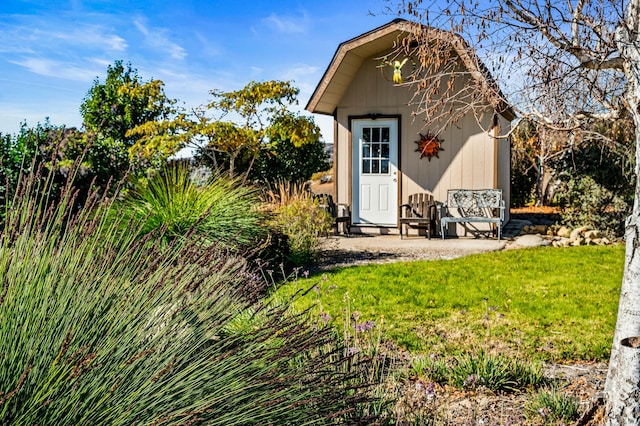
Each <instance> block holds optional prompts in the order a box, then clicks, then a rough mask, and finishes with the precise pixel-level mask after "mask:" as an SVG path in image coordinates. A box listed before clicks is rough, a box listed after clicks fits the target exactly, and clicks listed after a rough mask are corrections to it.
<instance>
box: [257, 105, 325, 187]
mask: <svg viewBox="0 0 640 426" xmlns="http://www.w3.org/2000/svg"><path fill="white" fill-rule="evenodd" d="M266 134H267V138H268V141H269V142H268V143H267V144H266V146H265V147H264V148H263V149H262V150H261V152H260V155H259V157H258V159H257V161H256V165H255V169H254V172H253V173H252V177H253V178H254V179H256V180H259V181H262V182H267V183H272V182H277V181H280V180H289V181H291V182H304V181H307V180H309V179H311V176H312V175H313V174H314V173H316V172H319V171H322V170H327V169H328V168H329V167H330V165H329V163H328V161H327V160H328V155H327V153H326V151H325V149H324V143H323V142H322V140H321V139H320V136H321V135H320V128H319V127H318V126H316V124H315V123H314V122H313V119H312V118H309V117H304V116H298V115H293V114H284V115H280V116H278V117H276V118H275V119H274V121H273V123H271V125H270V126H269V128H268V129H267V132H266Z"/></svg>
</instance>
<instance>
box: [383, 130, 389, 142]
mask: <svg viewBox="0 0 640 426" xmlns="http://www.w3.org/2000/svg"><path fill="white" fill-rule="evenodd" d="M382 142H389V128H388V127H383V128H382Z"/></svg>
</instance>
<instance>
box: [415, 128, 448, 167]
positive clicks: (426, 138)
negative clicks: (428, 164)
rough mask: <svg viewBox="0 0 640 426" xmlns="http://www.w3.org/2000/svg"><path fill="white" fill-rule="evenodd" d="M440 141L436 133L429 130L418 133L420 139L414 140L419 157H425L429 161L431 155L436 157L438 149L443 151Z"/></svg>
mask: <svg viewBox="0 0 640 426" xmlns="http://www.w3.org/2000/svg"><path fill="white" fill-rule="evenodd" d="M441 143H442V141H441V140H440V139H438V137H437V136H436V135H434V134H433V133H431V132H427V134H426V135H423V134H422V133H420V140H419V141H416V144H417V145H418V148H416V152H419V153H420V158H424V157H427V159H428V160H429V161H431V158H432V157H437V158H440V157H439V156H438V153H439V152H440V151H444V149H442V147H441V146H440V144H441Z"/></svg>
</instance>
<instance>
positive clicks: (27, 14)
mask: <svg viewBox="0 0 640 426" xmlns="http://www.w3.org/2000/svg"><path fill="white" fill-rule="evenodd" d="M389 4H390V3H388V2H386V1H384V0H317V1H314V0H306V1H294V0H268V1H245V0H230V1H218V0H213V1H206V0H180V1H175V0H174V1H166V0H148V1H132V0H118V1H112V0H94V1H89V0H87V1H84V0H69V1H55V0H22V1H21V0H2V1H1V3H0V132H2V133H15V132H17V131H18V129H19V125H20V122H22V121H25V120H26V121H27V123H28V125H30V126H32V125H35V124H36V123H37V122H38V121H40V122H42V121H44V119H45V118H46V117H49V118H50V121H51V123H53V124H56V125H62V124H65V125H67V126H76V127H79V126H80V125H81V124H82V122H81V117H80V113H79V108H80V104H81V102H82V99H83V97H84V96H85V95H86V93H87V91H88V90H89V88H90V87H91V85H92V84H93V81H94V80H95V79H96V78H99V79H101V80H104V77H105V75H106V69H107V65H109V64H113V62H114V61H116V60H123V61H124V62H125V63H126V62H130V63H131V64H132V66H133V67H134V68H136V69H137V70H138V73H139V74H140V76H141V77H142V78H143V79H144V80H149V79H152V78H153V79H160V80H162V81H164V83H165V91H166V93H167V95H168V96H170V97H172V98H176V99H178V100H180V101H181V102H182V103H183V105H184V106H186V107H195V106H198V105H201V104H204V103H206V102H207V100H208V99H209V94H208V93H209V90H212V89H220V90H236V89H239V88H242V87H243V86H244V85H246V84H247V83H249V82H250V81H252V80H255V81H262V80H271V79H278V80H293V81H294V84H295V85H296V86H297V87H299V88H300V90H301V93H300V96H299V103H300V109H302V108H304V106H305V105H306V103H307V101H308V99H309V97H310V96H311V93H312V92H313V90H314V89H315V86H316V84H317V83H318V81H319V80H320V78H321V77H322V74H323V73H324V71H325V69H326V67H327V66H328V64H329V61H330V60H331V58H332V57H333V54H334V53H335V50H336V48H337V46H338V44H339V43H341V42H343V41H346V40H348V39H351V38H353V37H355V36H358V35H360V34H362V33H363V32H366V31H369V30H371V29H373V28H375V27H378V26H380V25H383V24H385V23H387V22H389V21H390V20H392V19H393V18H394V17H395V16H394V15H392V14H389V13H388V12H385V10H386V9H387V6H388V5H389ZM316 122H317V123H318V124H319V125H320V126H321V128H322V130H323V135H324V136H325V139H326V140H327V141H331V139H332V137H333V135H332V126H331V119H330V118H326V117H321V116H316Z"/></svg>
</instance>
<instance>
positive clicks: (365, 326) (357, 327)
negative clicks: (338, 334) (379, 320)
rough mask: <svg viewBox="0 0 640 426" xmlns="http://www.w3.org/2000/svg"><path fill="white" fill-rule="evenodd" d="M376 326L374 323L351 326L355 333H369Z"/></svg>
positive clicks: (368, 322) (366, 322)
mask: <svg viewBox="0 0 640 426" xmlns="http://www.w3.org/2000/svg"><path fill="white" fill-rule="evenodd" d="M375 326H376V323H375V321H365V322H361V323H360V324H356V325H354V326H353V328H355V330H356V331H357V332H363V331H369V330H371V329H373V328H374V327H375Z"/></svg>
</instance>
